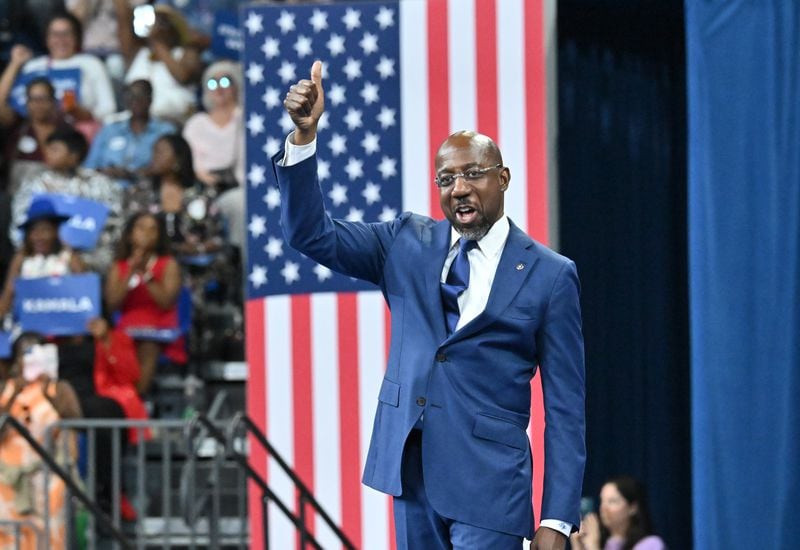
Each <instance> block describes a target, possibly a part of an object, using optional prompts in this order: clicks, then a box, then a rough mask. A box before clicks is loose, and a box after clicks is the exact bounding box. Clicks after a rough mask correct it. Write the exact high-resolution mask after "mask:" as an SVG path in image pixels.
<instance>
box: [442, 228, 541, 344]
mask: <svg viewBox="0 0 800 550" xmlns="http://www.w3.org/2000/svg"><path fill="white" fill-rule="evenodd" d="M509 221H510V220H509ZM538 260H539V257H538V254H537V253H536V252H535V250H534V248H533V241H532V240H531V238H530V237H528V236H527V235H526V234H525V233H524V232H523V231H522V230H521V229H519V228H518V227H517V226H516V225H514V223H513V222H512V223H511V230H510V231H509V233H508V239H507V240H506V245H505V247H503V252H502V254H501V255H500V263H499V264H498V265H497V272H496V273H495V276H494V282H493V283H492V290H491V291H490V292H489V300H488V302H487V303H486V308H485V309H484V310H483V312H482V313H481V314H480V315H478V316H477V317H475V318H474V319H473V320H472V321H470V322H469V323H467V324H466V325H465V326H464V327H462V328H461V329H460V330H457V331H455V332H454V333H453V334H452V335H451V336H450V340H451V341H453V340H458V339H461V338H466V337H467V336H470V335H472V334H475V333H476V332H478V331H480V330H482V329H483V328H484V327H485V326H486V325H487V324H489V323H490V322H491V321H492V319H494V318H495V317H496V316H498V315H499V314H500V313H501V312H502V311H503V310H505V309H506V308H507V307H508V306H509V304H511V301H512V300H513V299H514V297H515V296H516V295H517V293H518V292H519V290H520V288H522V285H523V284H524V283H525V281H526V280H527V279H528V277H529V276H530V274H531V273H532V272H533V268H534V265H535V264H536V262H537V261H538ZM439 269H441V265H440V266H439ZM439 303H440V304H441V300H440V302H439Z"/></svg>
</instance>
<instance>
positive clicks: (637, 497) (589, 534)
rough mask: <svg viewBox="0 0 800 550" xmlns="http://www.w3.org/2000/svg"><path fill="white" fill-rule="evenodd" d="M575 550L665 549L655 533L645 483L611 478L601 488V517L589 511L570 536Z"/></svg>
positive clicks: (630, 479) (628, 478)
mask: <svg viewBox="0 0 800 550" xmlns="http://www.w3.org/2000/svg"><path fill="white" fill-rule="evenodd" d="M570 543H571V544H572V548H573V549H575V550H601V549H602V550H666V548H667V547H666V545H665V544H664V541H663V540H661V538H659V537H658V536H656V535H654V534H653V528H652V523H651V521H650V512H649V509H648V506H647V497H646V495H645V490H644V487H643V486H642V484H641V483H640V482H639V481H637V480H635V479H633V478H632V477H630V476H618V477H615V478H612V479H610V480H608V481H607V482H606V483H605V485H603V487H602V489H601V490H600V519H599V520H598V517H597V514H595V513H593V512H592V513H589V514H587V515H586V517H584V518H583V521H581V528H580V531H579V532H578V533H575V534H573V535H572V536H571V537H570Z"/></svg>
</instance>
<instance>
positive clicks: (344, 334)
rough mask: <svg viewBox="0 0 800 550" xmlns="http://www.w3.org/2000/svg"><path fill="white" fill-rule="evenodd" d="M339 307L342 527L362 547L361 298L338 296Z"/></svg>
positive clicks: (345, 294)
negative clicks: (359, 316) (359, 306)
mask: <svg viewBox="0 0 800 550" xmlns="http://www.w3.org/2000/svg"><path fill="white" fill-rule="evenodd" d="M337 301H338V310H339V314H338V315H339V320H338V326H339V430H340V432H341V436H340V437H341V441H340V442H339V456H340V465H341V471H342V473H341V487H342V490H341V498H342V530H343V531H344V533H345V534H346V535H347V537H348V538H349V539H350V542H352V543H353V544H354V545H355V546H356V548H361V468H360V463H361V444H360V442H359V432H360V430H359V426H360V422H359V417H360V406H359V396H358V387H359V384H358V369H359V364H358V299H357V295H356V294H353V293H342V294H338V295H337Z"/></svg>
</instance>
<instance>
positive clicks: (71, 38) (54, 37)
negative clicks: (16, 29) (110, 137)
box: [22, 12, 117, 122]
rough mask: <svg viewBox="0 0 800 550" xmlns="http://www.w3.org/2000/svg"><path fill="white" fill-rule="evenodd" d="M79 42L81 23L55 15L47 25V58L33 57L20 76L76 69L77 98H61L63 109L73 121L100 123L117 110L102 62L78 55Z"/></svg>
mask: <svg viewBox="0 0 800 550" xmlns="http://www.w3.org/2000/svg"><path fill="white" fill-rule="evenodd" d="M82 39H83V31H82V28H81V23H80V21H78V19H77V18H75V16H74V15H72V14H71V13H66V12H65V13H59V14H56V15H54V16H53V17H52V18H51V19H50V21H49V23H48V24H47V37H46V43H47V51H48V55H42V56H39V57H34V58H33V59H31V60H30V61H28V62H27V63H25V65H24V66H23V67H22V74H28V73H47V72H48V71H50V70H51V69H79V70H80V88H79V89H78V94H77V97H75V96H71V97H69V96H67V95H65V96H64V97H62V98H61V102H62V110H63V111H64V112H65V113H66V114H68V115H70V116H71V117H72V118H73V119H74V120H75V121H76V122H88V121H92V120H95V121H98V122H101V121H102V119H103V118H104V117H106V116H108V115H110V114H112V113H114V112H116V110H117V103H116V100H115V99H114V89H113V87H112V85H111V79H110V78H109V76H108V72H107V71H106V67H105V65H104V64H103V62H102V61H100V59H98V58H97V57H95V56H93V55H91V54H88V53H80V50H81V41H82ZM30 55H31V54H30V53H28V55H27V56H28V57H30Z"/></svg>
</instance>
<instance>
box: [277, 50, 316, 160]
mask: <svg viewBox="0 0 800 550" xmlns="http://www.w3.org/2000/svg"><path fill="white" fill-rule="evenodd" d="M283 106H284V108H286V112H287V113H289V116H290V117H291V118H292V122H294V126H295V131H294V143H295V145H305V144H306V143H311V142H312V141H313V140H314V138H315V137H316V135H317V124H318V123H319V119H320V117H321V116H322V113H323V111H325V94H324V92H323V91H322V62H321V61H319V60H317V61H314V64H313V65H312V66H311V80H301V81H299V82H298V83H297V84H295V85H294V86H292V87H291V88H289V92H288V93H287V94H286V99H284V100H283Z"/></svg>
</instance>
